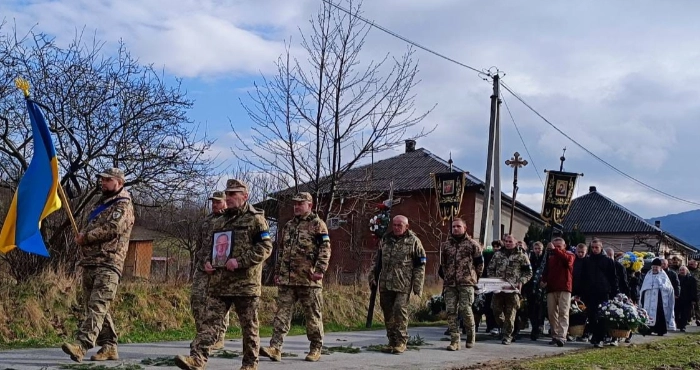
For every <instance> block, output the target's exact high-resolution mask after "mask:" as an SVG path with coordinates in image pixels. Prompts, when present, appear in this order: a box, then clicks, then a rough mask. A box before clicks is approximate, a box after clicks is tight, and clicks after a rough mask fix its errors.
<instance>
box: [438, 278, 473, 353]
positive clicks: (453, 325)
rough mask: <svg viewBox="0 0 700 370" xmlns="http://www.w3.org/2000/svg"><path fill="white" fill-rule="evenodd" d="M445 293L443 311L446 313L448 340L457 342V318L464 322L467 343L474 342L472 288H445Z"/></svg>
mask: <svg viewBox="0 0 700 370" xmlns="http://www.w3.org/2000/svg"><path fill="white" fill-rule="evenodd" d="M444 291H445V309H446V311H447V325H448V328H449V330H450V339H452V341H455V340H456V341H459V317H460V316H461V317H462V319H463V320H464V326H465V327H466V329H467V335H468V336H469V338H468V341H470V342H473V340H474V313H473V312H472V304H474V287H473V286H447V287H445V288H444Z"/></svg>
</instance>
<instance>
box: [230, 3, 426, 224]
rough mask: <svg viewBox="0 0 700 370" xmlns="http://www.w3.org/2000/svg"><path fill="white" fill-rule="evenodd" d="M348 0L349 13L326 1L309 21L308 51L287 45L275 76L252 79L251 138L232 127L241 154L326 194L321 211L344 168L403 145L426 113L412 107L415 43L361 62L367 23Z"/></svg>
mask: <svg viewBox="0 0 700 370" xmlns="http://www.w3.org/2000/svg"><path fill="white" fill-rule="evenodd" d="M347 3H348V7H349V9H350V14H347V13H345V12H343V11H340V10H338V9H337V8H336V7H333V6H331V5H329V4H327V3H326V2H323V3H322V4H321V5H320V8H319V12H318V14H316V16H315V17H313V18H312V19H311V20H310V24H311V31H310V34H308V35H305V34H304V33H303V32H302V34H301V38H302V42H301V47H302V49H303V51H304V53H305V55H306V58H304V59H301V60H300V59H296V58H292V57H291V48H290V47H287V50H286V52H285V54H284V55H283V56H281V57H280V58H279V59H278V60H277V62H276V65H277V75H275V76H274V77H273V78H272V79H266V78H264V77H263V78H262V83H261V84H256V85H255V87H256V89H255V92H254V93H251V94H250V96H251V98H252V100H253V104H250V105H247V104H243V106H244V108H245V109H246V111H247V112H248V115H249V116H250V118H251V119H252V120H253V124H254V125H253V128H252V131H253V135H252V138H251V139H249V140H248V139H246V138H245V137H244V135H242V134H241V133H240V132H239V131H237V130H236V129H235V128H233V129H234V132H235V133H236V135H237V136H238V138H239V139H240V140H239V142H240V144H239V145H238V146H237V147H236V149H237V150H236V151H235V153H236V155H237V156H238V158H239V159H240V160H242V161H243V162H245V163H247V164H248V165H250V166H252V167H254V168H257V169H259V170H262V171H270V170H274V171H275V172H276V173H278V174H279V177H280V180H282V181H285V182H286V184H287V186H288V187H295V188H296V190H299V187H300V185H301V184H304V190H306V191H310V192H312V193H314V194H315V195H316V197H317V198H318V197H319V196H320V195H322V194H323V195H324V199H327V200H328V201H327V202H326V203H325V204H324V205H323V207H324V209H320V208H319V207H320V206H321V202H318V204H317V205H316V207H317V212H319V211H323V212H324V213H326V214H328V213H330V212H331V210H332V209H333V207H334V200H335V199H336V198H337V191H338V185H339V184H341V183H342V180H343V177H344V175H345V174H346V173H348V171H350V170H351V169H352V168H353V167H355V166H356V165H357V164H358V163H359V162H361V161H362V160H363V159H365V158H366V157H368V156H370V155H372V154H373V152H381V151H383V150H387V149H390V148H393V147H395V146H397V145H400V144H402V143H403V140H404V139H406V138H408V137H407V136H408V135H409V131H411V129H412V128H414V126H416V125H417V124H418V123H419V122H420V121H421V120H422V119H423V118H424V117H425V116H426V115H427V114H428V113H429V111H427V112H424V113H419V114H416V109H415V106H414V98H415V96H414V95H413V94H412V89H413V88H414V87H415V86H416V85H417V84H418V82H419V81H418V79H417V74H418V65H417V61H416V60H415V59H414V54H413V53H414V52H413V50H411V49H409V50H407V51H406V53H405V54H404V55H402V56H401V57H400V58H392V57H391V56H390V55H388V54H387V55H385V56H384V57H383V59H381V60H379V61H374V60H372V61H370V62H369V63H367V64H363V63H362V62H361V60H360V59H361V58H360V57H361V51H362V48H363V46H364V43H365V39H366V37H367V34H368V32H369V30H370V28H369V26H368V25H367V24H365V23H363V22H362V21H361V20H360V19H359V18H357V17H356V16H357V15H358V14H360V8H361V3H359V2H354V1H351V0H348V1H347ZM427 133H428V132H426V131H424V130H420V131H419V132H418V133H413V134H412V135H411V136H410V138H412V139H416V138H418V137H422V136H425V135H426V134H427Z"/></svg>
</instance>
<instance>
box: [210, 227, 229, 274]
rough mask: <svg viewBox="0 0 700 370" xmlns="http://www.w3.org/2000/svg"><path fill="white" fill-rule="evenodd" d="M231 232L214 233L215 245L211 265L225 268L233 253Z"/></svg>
mask: <svg viewBox="0 0 700 370" xmlns="http://www.w3.org/2000/svg"><path fill="white" fill-rule="evenodd" d="M231 234H232V233H231V231H222V232H218V233H214V245H213V247H212V258H211V265H212V266H213V267H224V266H226V261H227V260H228V256H229V254H230V253H231Z"/></svg>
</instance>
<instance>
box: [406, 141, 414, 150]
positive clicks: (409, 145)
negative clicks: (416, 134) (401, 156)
mask: <svg viewBox="0 0 700 370" xmlns="http://www.w3.org/2000/svg"><path fill="white" fill-rule="evenodd" d="M415 151H416V141H415V140H411V139H408V140H406V153H410V152H415Z"/></svg>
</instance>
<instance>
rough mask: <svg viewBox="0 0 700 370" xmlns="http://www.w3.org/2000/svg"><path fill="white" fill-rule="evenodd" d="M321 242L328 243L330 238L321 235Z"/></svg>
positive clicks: (326, 235)
mask: <svg viewBox="0 0 700 370" xmlns="http://www.w3.org/2000/svg"><path fill="white" fill-rule="evenodd" d="M321 241H324V242H329V241H331V237H330V236H328V234H321Z"/></svg>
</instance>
